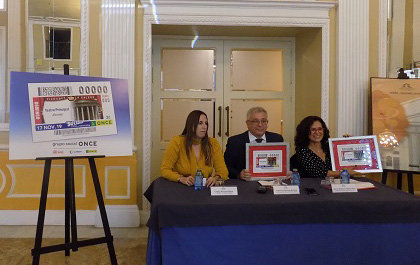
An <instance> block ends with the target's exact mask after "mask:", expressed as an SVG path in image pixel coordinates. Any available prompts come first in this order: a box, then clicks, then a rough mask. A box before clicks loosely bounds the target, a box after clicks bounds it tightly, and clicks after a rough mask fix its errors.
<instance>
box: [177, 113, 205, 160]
mask: <svg viewBox="0 0 420 265" xmlns="http://www.w3.org/2000/svg"><path fill="white" fill-rule="evenodd" d="M201 115H204V116H206V119H207V115H206V114H205V113H204V112H202V111H201V110H193V111H191V112H190V114H188V117H187V121H186V122H185V128H184V131H182V135H185V150H186V151H187V156H188V157H189V156H190V149H191V147H192V145H193V140H194V137H195V136H196V134H195V131H196V130H197V126H198V123H199V121H200V116H201ZM207 120H208V119H207ZM207 130H208V127H207ZM201 151H202V152H203V154H204V158H205V161H206V165H207V166H210V165H211V160H212V155H211V143H210V140H209V136H208V134H207V132H206V135H205V136H204V138H203V139H201Z"/></svg>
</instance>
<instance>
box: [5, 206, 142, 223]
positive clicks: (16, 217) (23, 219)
mask: <svg viewBox="0 0 420 265" xmlns="http://www.w3.org/2000/svg"><path fill="white" fill-rule="evenodd" d="M105 208H106V211H107V216H108V221H109V226H110V227H138V226H139V225H140V211H139V209H138V207H137V205H109V206H105ZM100 216H101V215H100V213H99V208H97V209H96V210H95V211H94V210H77V211H76V220H77V225H94V226H96V227H102V221H101V218H100ZM37 222H38V210H0V225H36V224H37ZM44 224H45V225H64V210H47V211H46V212H45V223H44Z"/></svg>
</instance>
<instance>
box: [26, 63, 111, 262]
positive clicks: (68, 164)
mask: <svg viewBox="0 0 420 265" xmlns="http://www.w3.org/2000/svg"><path fill="white" fill-rule="evenodd" d="M64 74H65V75H68V74H69V65H68V64H65V65H64ZM95 157H96V158H100V157H105V156H95ZM95 157H94V156H84V157H47V158H37V160H45V165H44V175H43V180H42V188H41V199H40V202H39V212H38V222H37V225H36V236H35V246H34V248H33V249H32V256H33V258H32V265H39V260H40V257H41V254H46V253H51V252H57V251H62V250H64V252H65V255H66V256H70V249H71V250H72V251H73V252H75V251H78V250H79V247H86V246H92V245H98V244H103V243H106V244H107V245H108V253H109V258H110V259H111V264H112V265H118V262H117V257H116V255H115V249H114V243H113V241H114V238H113V237H112V235H111V229H110V228H109V222H108V217H107V215H106V210H105V203H104V199H103V196H102V190H101V184H100V182H99V177H98V171H97V169H96V164H95ZM78 158H87V159H88V160H89V166H90V171H91V173H92V179H93V185H94V187H95V192H96V199H97V200H98V206H99V212H100V213H101V219H102V224H103V227H104V232H105V237H99V238H93V239H87V240H78V239H77V222H76V197H75V193H74V163H73V160H74V159H78ZM59 159H64V161H65V166H64V171H65V192H64V193H65V195H64V197H65V198H64V201H65V214H64V215H65V221H64V233H65V235H64V244H59V245H52V246H47V247H42V246H41V245H42V233H43V231H44V221H45V208H46V205H47V195H48V183H49V181H50V172H51V162H52V160H59ZM70 229H71V242H70Z"/></svg>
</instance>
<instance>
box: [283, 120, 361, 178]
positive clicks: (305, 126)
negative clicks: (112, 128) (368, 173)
mask: <svg viewBox="0 0 420 265" xmlns="http://www.w3.org/2000/svg"><path fill="white" fill-rule="evenodd" d="M328 138H330V131H329V130H328V128H327V125H326V124H325V122H324V121H323V120H322V119H321V118H320V117H318V116H308V117H306V118H304V119H303V120H302V121H301V122H300V123H299V125H298V126H297V127H296V136H295V146H296V154H295V155H294V156H293V157H292V159H291V160H292V167H295V168H297V169H298V171H299V173H300V175H301V177H303V178H305V177H306V178H323V177H326V176H331V177H338V176H340V171H332V167H331V159H330V152H329V148H328ZM349 173H350V175H358V174H360V173H359V172H355V171H352V170H349Z"/></svg>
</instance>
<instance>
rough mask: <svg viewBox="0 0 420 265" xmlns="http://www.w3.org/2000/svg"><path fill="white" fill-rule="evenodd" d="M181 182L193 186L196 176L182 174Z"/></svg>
mask: <svg viewBox="0 0 420 265" xmlns="http://www.w3.org/2000/svg"><path fill="white" fill-rule="evenodd" d="M179 182H181V183H182V184H184V185H187V186H192V185H194V178H193V177H192V176H191V175H190V176H187V177H184V176H181V177H180V178H179Z"/></svg>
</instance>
